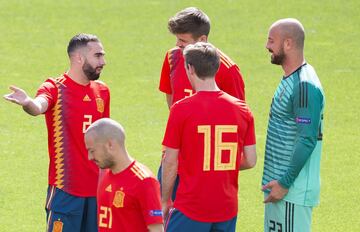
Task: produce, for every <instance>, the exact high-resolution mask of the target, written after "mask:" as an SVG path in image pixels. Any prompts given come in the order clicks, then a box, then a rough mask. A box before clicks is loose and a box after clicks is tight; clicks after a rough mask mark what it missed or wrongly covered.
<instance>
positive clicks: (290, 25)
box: [270, 18, 305, 50]
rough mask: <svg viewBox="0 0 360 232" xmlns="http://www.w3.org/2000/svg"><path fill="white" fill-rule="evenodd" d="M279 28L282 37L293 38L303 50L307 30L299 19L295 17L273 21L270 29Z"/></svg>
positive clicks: (296, 44) (297, 46)
mask: <svg viewBox="0 0 360 232" xmlns="http://www.w3.org/2000/svg"><path fill="white" fill-rule="evenodd" d="M272 29H275V30H279V33H280V35H281V37H282V39H291V40H293V41H294V44H295V46H296V48H298V49H300V50H303V49H304V41H305V30H304V27H303V25H302V24H301V23H300V21H299V20H297V19H293V18H286V19H280V20H278V21H276V22H275V23H273V24H272V25H271V27H270V30H272Z"/></svg>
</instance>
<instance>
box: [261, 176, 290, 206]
mask: <svg viewBox="0 0 360 232" xmlns="http://www.w3.org/2000/svg"><path fill="white" fill-rule="evenodd" d="M265 189H270V193H269V195H268V197H267V198H266V199H265V200H264V203H269V202H277V201H279V200H281V199H283V198H284V196H285V195H286V194H287V193H288V192H289V190H288V189H286V188H283V187H282V186H281V185H280V184H279V182H278V181H277V180H272V181H270V182H269V183H267V184H266V185H264V186H263V187H262V190H265Z"/></svg>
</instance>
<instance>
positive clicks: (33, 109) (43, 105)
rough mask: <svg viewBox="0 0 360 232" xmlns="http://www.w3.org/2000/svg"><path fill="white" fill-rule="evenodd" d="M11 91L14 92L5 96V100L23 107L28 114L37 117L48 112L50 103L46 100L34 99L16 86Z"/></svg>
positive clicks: (11, 87) (41, 98)
mask: <svg viewBox="0 0 360 232" xmlns="http://www.w3.org/2000/svg"><path fill="white" fill-rule="evenodd" d="M9 89H10V90H12V91H13V92H12V93H9V94H6V95H4V98H5V99H6V100H8V101H10V102H13V103H15V104H18V105H21V106H22V107H23V109H24V111H25V112H26V113H28V114H30V115H32V116H37V115H39V114H42V113H44V112H45V111H46V110H47V108H48V103H47V101H46V99H45V98H43V97H36V98H34V99H32V98H31V97H29V96H28V95H27V93H26V92H25V91H24V90H22V89H20V88H18V87H16V86H10V87H9Z"/></svg>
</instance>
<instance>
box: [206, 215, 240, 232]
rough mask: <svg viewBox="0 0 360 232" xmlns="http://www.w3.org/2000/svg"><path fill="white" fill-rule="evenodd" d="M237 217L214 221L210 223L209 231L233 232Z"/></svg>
mask: <svg viewBox="0 0 360 232" xmlns="http://www.w3.org/2000/svg"><path fill="white" fill-rule="evenodd" d="M236 221H237V217H236V216H235V217H233V218H232V219H230V220H227V221H224V222H216V223H213V224H212V227H211V230H210V231H211V232H235V230H236Z"/></svg>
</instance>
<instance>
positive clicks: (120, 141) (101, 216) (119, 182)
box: [85, 118, 163, 232]
mask: <svg viewBox="0 0 360 232" xmlns="http://www.w3.org/2000/svg"><path fill="white" fill-rule="evenodd" d="M85 144H86V148H87V150H88V154H89V159H90V160H92V161H94V162H95V163H96V164H97V165H98V166H99V167H100V168H101V169H106V170H105V172H104V173H102V174H101V176H100V183H99V186H98V194H97V197H98V198H97V203H98V220H99V221H98V225H99V231H100V232H101V231H104V232H105V231H129V232H130V231H151V232H161V231H163V219H162V211H161V203H160V185H159V182H158V181H157V180H156V179H155V177H154V176H153V174H152V173H151V171H150V170H149V169H148V168H147V167H145V166H144V165H142V164H140V163H138V162H137V161H135V160H134V159H133V158H132V157H131V156H129V154H128V152H127V150H126V147H125V131H124V129H123V127H122V126H121V125H120V124H119V123H117V122H115V121H114V120H111V119H109V118H103V119H100V120H98V121H96V122H95V123H93V124H92V125H91V126H90V127H89V128H88V129H87V131H86V133H85Z"/></svg>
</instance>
